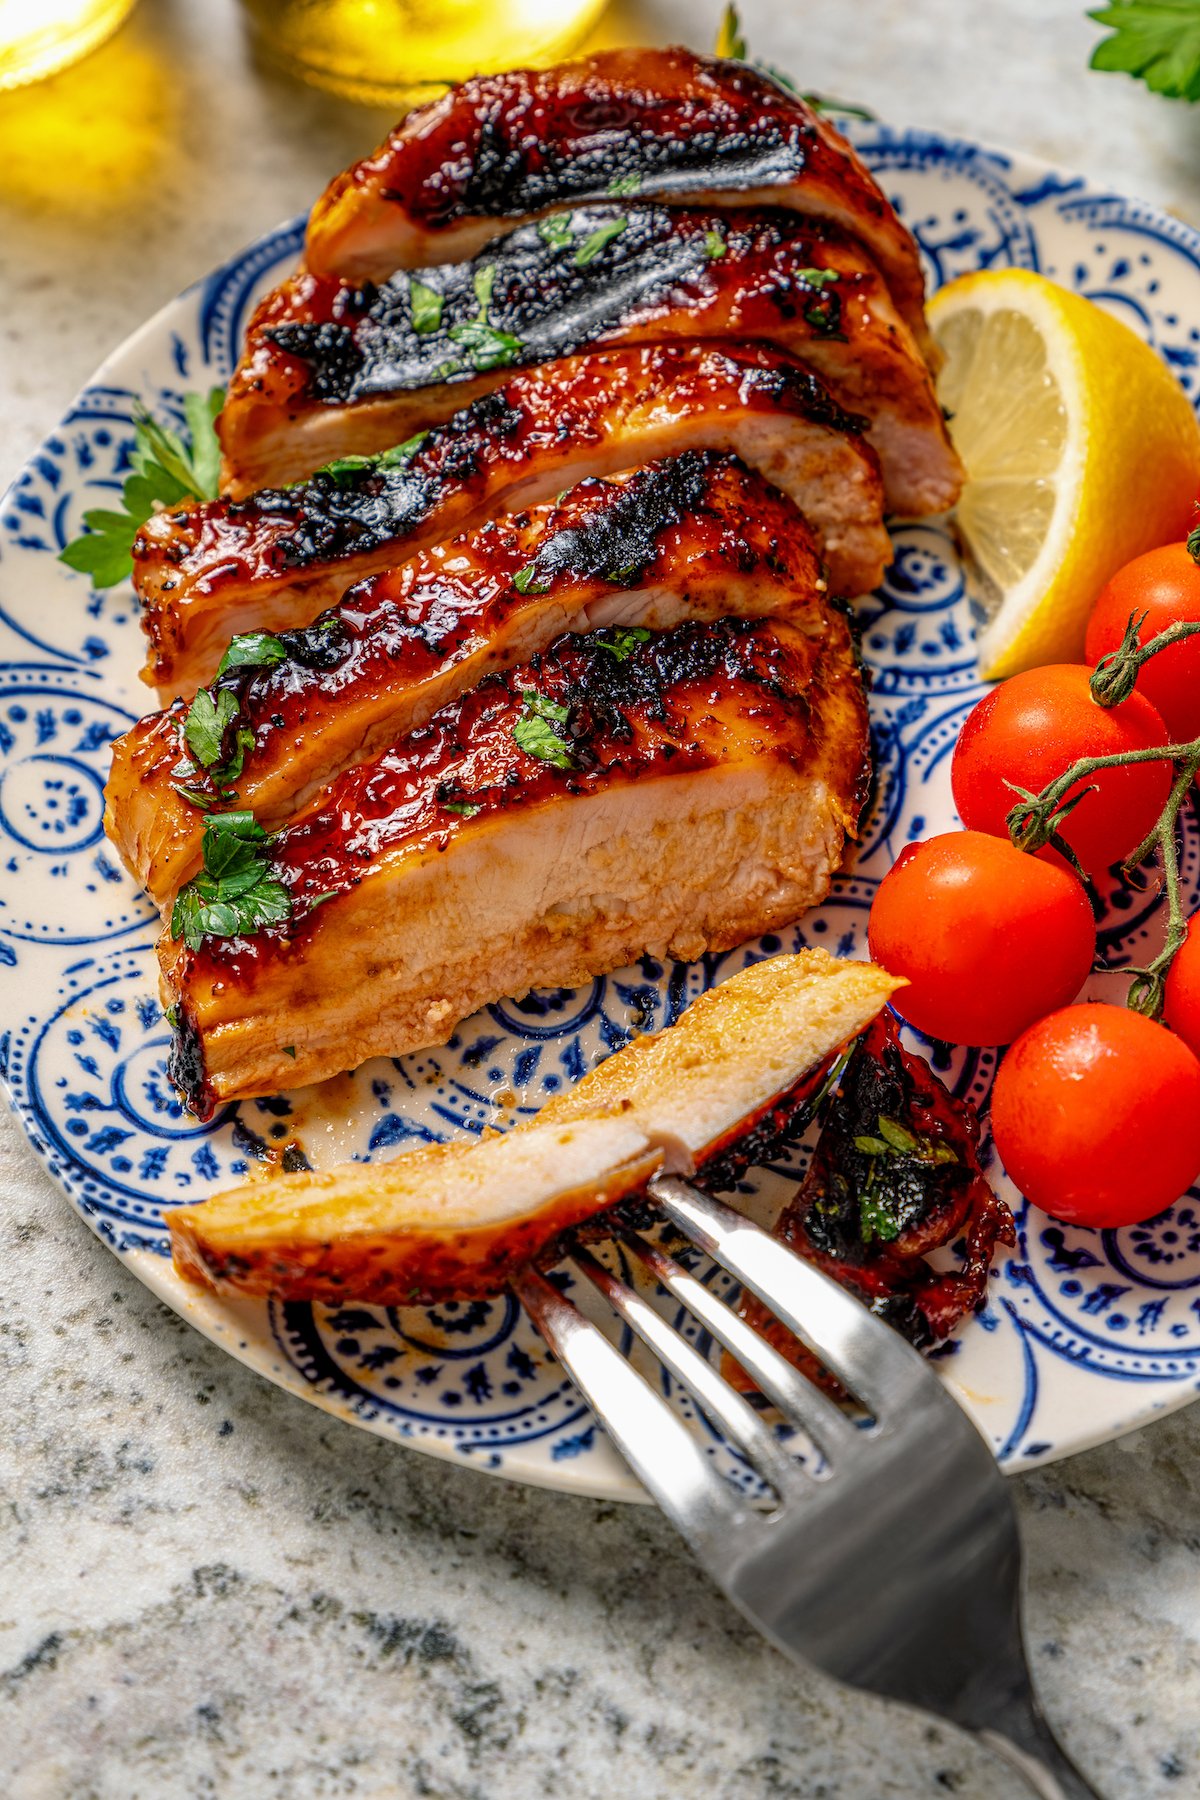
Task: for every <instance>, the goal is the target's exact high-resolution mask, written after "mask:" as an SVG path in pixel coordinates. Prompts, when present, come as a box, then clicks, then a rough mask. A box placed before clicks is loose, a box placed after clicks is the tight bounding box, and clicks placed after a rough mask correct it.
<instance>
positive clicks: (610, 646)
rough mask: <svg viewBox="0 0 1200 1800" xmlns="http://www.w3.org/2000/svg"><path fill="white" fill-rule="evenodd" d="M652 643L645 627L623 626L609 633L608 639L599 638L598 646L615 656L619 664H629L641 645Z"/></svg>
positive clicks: (597, 640)
mask: <svg viewBox="0 0 1200 1800" xmlns="http://www.w3.org/2000/svg"><path fill="white" fill-rule="evenodd" d="M649 641H650V633H649V632H648V631H647V630H646V628H645V626H644V625H623V626H620V627H619V628H618V629H616V630H614V631H611V632H609V634H608V635H607V637H598V638H597V639H596V643H597V646H598V647H599V648H600V649H601V650H607V651H608V653H609V655H610V656H615V657H616V659H617V661H618V662H628V661H629V658H630V657H631V656H632V655H633V653H634V651H635V650H636V649H637V647H638V645H639V644H646V643H649Z"/></svg>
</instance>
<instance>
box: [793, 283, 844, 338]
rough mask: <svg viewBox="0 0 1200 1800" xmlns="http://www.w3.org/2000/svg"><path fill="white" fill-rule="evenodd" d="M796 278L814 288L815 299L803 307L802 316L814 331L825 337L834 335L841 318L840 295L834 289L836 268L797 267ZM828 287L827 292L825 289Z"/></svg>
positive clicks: (806, 285)
mask: <svg viewBox="0 0 1200 1800" xmlns="http://www.w3.org/2000/svg"><path fill="white" fill-rule="evenodd" d="M795 275H796V280H797V281H799V282H802V283H803V284H804V286H805V287H806V288H813V289H815V290H816V296H817V297H816V299H815V300H813V301H812V302H811V303H810V304H809V305H808V306H806V307H805V309H804V317H805V319H806V320H807V321H808V323H809V324H810V325H811V326H812V328H813V330H814V331H819V332H821V333H822V334H823V335H824V336H825V337H836V336H837V330H838V326H839V325H840V324H841V320H842V301H841V295H840V294H838V293H837V291H836V283H837V282H838V280H839V276H838V272H837V270H836V269H797V270H796V271H795ZM826 289H829V292H828V293H827V292H826V291H825V290H826Z"/></svg>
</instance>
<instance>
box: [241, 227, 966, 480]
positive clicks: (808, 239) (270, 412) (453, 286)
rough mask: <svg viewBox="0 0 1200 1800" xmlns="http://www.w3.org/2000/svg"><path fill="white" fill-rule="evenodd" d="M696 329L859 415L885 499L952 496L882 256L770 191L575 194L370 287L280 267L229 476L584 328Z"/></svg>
mask: <svg viewBox="0 0 1200 1800" xmlns="http://www.w3.org/2000/svg"><path fill="white" fill-rule="evenodd" d="M481 295H482V296H485V300H486V303H485V304H484V303H481ZM711 338H739V339H743V340H744V339H752V340H756V341H762V342H767V343H771V344H774V345H776V346H777V347H778V348H779V349H782V350H786V351H789V352H790V353H792V354H793V355H795V356H797V357H798V358H800V360H801V361H802V362H803V363H804V364H805V365H806V366H807V367H809V368H811V369H813V370H814V371H815V372H816V373H817V374H818V375H819V376H820V377H821V379H822V380H823V381H824V382H826V383H827V385H828V387H829V390H830V392H831V393H832V395H833V397H834V399H835V400H836V401H837V402H838V404H839V405H840V406H843V407H845V408H847V409H848V410H849V411H852V412H860V413H862V414H863V415H864V416H865V418H866V419H867V421H868V425H867V438H868V441H869V442H870V443H871V444H873V445H874V447H875V449H876V451H877V452H878V455H879V460H880V467H881V470H882V474H883V483H884V491H885V494H886V497H887V502H888V505H889V507H890V508H891V510H892V511H893V512H897V513H903V514H909V515H917V514H923V513H930V512H942V511H944V510H946V509H947V508H949V507H951V506H953V505H954V502H955V501H956V500H957V498H958V494H959V490H960V488H961V486H962V478H963V476H962V467H961V464H960V463H959V460H958V457H957V455H956V454H955V451H954V449H953V447H952V445H951V443H950V439H949V437H948V435H947V432H946V427H945V422H944V420H943V417H942V411H941V408H940V406H939V405H938V402H937V397H936V395H935V393H934V390H933V382H932V379H931V377H930V374H929V370H928V369H927V367H926V366H925V363H924V362H923V360H922V358H921V353H920V351H919V350H918V348H917V345H916V344H915V342H914V341H913V337H912V333H911V332H910V331H909V329H908V327H907V325H905V323H904V321H903V320H902V319H901V317H900V316H899V314H898V313H897V311H896V308H895V306H894V305H893V304H892V299H891V296H890V294H889V293H888V290H887V288H886V286H885V285H884V282H883V280H882V278H881V276H880V275H879V272H878V270H877V269H876V268H875V265H874V264H873V263H872V261H871V259H870V258H869V257H868V256H867V255H866V254H865V253H864V251H863V250H862V247H861V246H860V245H859V244H857V243H856V242H855V241H854V240H853V239H852V238H849V237H847V236H846V234H845V233H844V232H842V231H840V230H838V229H836V228H835V227H833V226H829V225H825V224H822V223H821V222H820V221H816V222H814V221H812V220H807V219H804V218H803V217H802V216H801V215H800V214H798V213H794V212H787V211H785V210H783V209H780V208H773V209H769V210H768V209H765V208H764V209H760V210H757V211H755V210H746V211H729V212H725V213H721V212H714V211H711V210H710V211H707V212H699V211H671V210H669V209H667V208H665V207H661V206H659V207H654V206H637V207H630V208H625V209H623V208H622V207H620V206H617V205H608V206H588V207H580V208H577V209H576V210H575V211H574V212H571V213H569V214H565V215H559V216H557V217H554V218H551V219H543V220H541V221H540V223H538V224H536V225H526V226H523V227H521V228H520V229H519V230H517V231H514V232H512V233H511V235H510V236H508V237H506V238H503V239H501V240H499V241H498V242H497V243H494V244H490V245H488V246H487V247H486V248H485V249H484V250H482V251H481V252H480V254H479V256H478V257H477V258H476V260H475V261H474V262H473V263H458V264H453V265H450V266H449V267H445V268H434V269H422V270H420V271H419V272H418V273H416V274H414V275H413V276H412V277H411V279H410V277H409V276H407V275H405V274H397V275H394V276H393V277H392V278H391V279H390V280H389V281H387V282H385V283H384V284H383V285H382V286H381V287H377V286H375V285H374V284H373V283H368V284H367V285H366V286H365V287H351V286H348V285H346V284H344V283H342V282H341V281H340V280H339V279H338V278H337V277H334V276H316V275H310V274H300V275H296V276H293V277H292V278H291V280H289V281H286V282H284V283H283V285H282V286H281V287H278V288H276V289H275V291H274V293H272V294H269V295H268V296H267V298H266V299H265V300H264V301H263V302H262V304H261V305H260V306H259V308H258V311H257V312H256V313H255V315H254V317H253V318H252V320H251V322H250V326H249V330H248V333H247V347H246V351H245V353H244V355H243V358H242V361H241V363H240V365H239V367H238V370H237V373H236V374H235V376H234V378H233V382H232V384H231V386H230V390H229V396H228V399H227V401H226V404H225V410H224V412H223V413H222V414H221V417H220V420H219V421H218V430H219V432H220V435H221V442H222V445H223V447H224V452H225V459H224V465H223V472H224V480H225V484H226V486H229V485H231V484H232V485H234V486H236V487H238V488H239V489H244V488H245V487H246V486H247V485H248V484H249V485H251V486H253V485H258V484H259V483H261V482H262V481H263V480H265V479H267V478H268V476H269V474H270V471H271V470H272V469H273V468H274V467H275V465H276V464H277V463H278V460H279V458H280V456H281V455H282V456H284V457H286V458H288V459H296V460H298V459H299V458H300V457H301V456H303V457H304V458H305V459H306V467H305V469H304V470H303V471H298V472H303V473H307V472H308V471H309V470H311V469H315V468H317V467H319V466H320V465H321V464H322V463H325V462H328V461H329V460H330V459H331V458H332V457H333V456H335V455H338V454H340V453H342V452H344V451H347V450H351V451H357V452H363V453H370V452H372V451H378V450H382V449H385V448H387V446H388V445H390V444H397V443H400V442H402V441H403V440H404V439H406V438H410V437H411V436H412V435H413V434H414V433H415V432H418V431H425V430H427V429H428V428H429V426H431V425H435V424H438V423H440V422H441V421H442V420H444V419H446V418H448V417H449V416H450V415H451V413H453V412H454V411H455V409H456V408H457V407H459V406H462V405H464V404H466V402H467V401H468V400H471V399H474V398H475V397H476V396H477V395H478V394H481V393H486V392H489V391H490V390H491V389H492V388H494V387H497V386H498V385H499V384H500V383H501V382H503V381H504V380H505V379H506V371H507V370H508V369H509V368H511V367H515V366H517V367H528V366H532V365H534V364H537V363H544V362H550V361H552V360H554V359H555V358H559V357H564V356H570V355H574V354H576V353H577V352H579V351H581V350H583V349H585V348H587V347H589V346H592V345H595V346H601V347H605V348H608V347H612V346H616V345H624V344H643V343H676V344H679V343H683V344H686V343H689V342H692V341H695V340H698V339H711ZM291 466H292V467H295V462H292V463H291Z"/></svg>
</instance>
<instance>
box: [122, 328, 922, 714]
mask: <svg viewBox="0 0 1200 1800" xmlns="http://www.w3.org/2000/svg"><path fill="white" fill-rule="evenodd" d="M861 423H862V421H861V420H857V419H855V418H854V417H853V416H851V415H848V414H846V413H844V412H843V411H842V410H841V408H840V407H838V406H837V405H836V404H835V403H834V402H833V401H832V400H831V398H830V396H829V394H828V393H827V391H826V390H825V388H824V387H822V385H821V383H820V382H819V381H818V380H817V378H816V376H815V375H813V374H812V373H811V372H810V371H809V370H807V369H804V368H802V367H801V366H800V365H799V364H798V363H796V362H795V361H794V360H793V359H792V358H790V357H788V356H786V355H784V354H783V353H782V352H780V351H776V350H771V349H767V348H765V347H763V346H752V345H747V346H740V345H727V344H722V345H719V346H696V347H691V348H687V349H684V348H679V347H676V346H672V347H666V346H653V347H648V348H644V349H636V350H611V351H598V352H596V353H595V354H594V355H591V356H584V357H572V358H568V359H566V360H565V361H563V362H561V363H551V364H548V365H546V366H545V367H544V368H541V369H536V370H526V371H524V372H522V373H519V374H516V375H513V376H512V377H510V379H509V380H508V381H507V382H506V383H505V384H504V386H503V387H501V388H498V389H497V390H496V391H495V392H494V393H492V394H487V395H484V396H483V397H482V398H481V399H479V400H477V401H474V402H473V403H472V404H471V405H470V406H469V407H467V408H466V409H465V410H464V411H463V412H461V413H458V414H456V415H455V417H454V418H453V419H451V420H450V421H448V423H447V424H445V425H442V426H439V427H437V428H436V429H435V430H433V431H431V432H430V433H429V435H428V436H427V437H426V438H425V439H424V441H423V442H421V443H420V444H419V445H418V446H417V447H416V448H415V449H414V450H412V451H411V453H409V452H407V451H406V452H405V454H404V455H403V456H401V457H399V458H395V459H393V458H391V457H389V456H387V455H385V457H384V458H383V459H382V461H381V462H379V463H377V464H374V465H371V466H366V467H364V466H362V465H361V464H355V465H354V466H352V467H350V468H346V469H342V470H339V471H337V472H335V473H323V474H318V475H316V476H314V477H312V479H310V480H309V481H307V482H304V483H302V484H301V485H299V486H297V487H294V488H287V489H267V490H265V491H264V492H261V493H257V494H253V495H251V496H249V498H247V499H244V500H240V501H232V500H216V501H209V502H207V503H205V504H204V505H201V506H191V507H183V508H173V509H171V510H169V511H166V512H162V513H159V514H157V515H156V516H155V517H154V518H152V519H150V520H149V521H148V522H147V524H146V525H145V526H144V527H143V529H142V531H141V532H140V533H139V535H138V537H137V538H136V539H135V541H134V545H133V566H134V585H135V587H136V588H137V591H138V594H139V596H140V598H141V603H142V623H143V626H144V628H145V631H146V634H147V636H148V638H149V641H150V655H149V660H148V662H147V665H146V668H145V670H144V675H145V679H147V680H148V681H150V682H151V683H153V684H155V685H156V686H157V687H158V688H159V691H160V695H161V697H162V698H163V700H164V701H166V700H169V699H171V698H173V697H174V696H175V695H177V694H192V693H194V692H195V690H196V688H197V687H199V686H200V685H201V683H202V682H206V681H209V680H211V679H212V677H213V676H214V675H215V673H216V670H217V666H218V664H219V662H220V660H221V656H222V654H223V652H224V650H225V648H226V646H227V645H228V643H229V640H230V638H231V637H232V636H233V635H234V634H235V633H238V632H246V631H251V630H265V631H287V630H294V629H296V628H298V627H300V626H304V625H308V624H311V622H312V620H313V619H314V618H315V617H316V616H317V614H318V613H319V612H321V611H322V609H323V608H325V607H327V606H330V605H332V604H334V603H335V602H336V601H337V600H339V599H340V598H341V597H342V595H343V594H344V593H345V592H346V589H347V588H348V587H349V586H350V585H351V584H352V583H353V582H355V581H357V580H359V579H361V578H362V577H363V576H365V575H370V574H373V573H376V572H377V571H379V570H382V569H385V568H389V567H391V566H393V565H394V564H396V563H397V562H399V561H401V560H402V559H403V558H404V557H407V556H412V555H413V554H414V553H415V552H416V551H418V550H421V549H423V548H425V547H426V546H428V545H430V544H434V543H438V542H441V541H443V540H444V539H446V538H448V537H452V536H453V535H454V534H455V533H456V532H460V531H464V530H467V529H469V528H470V527H471V526H474V525H477V524H480V523H482V522H483V520H485V519H488V518H492V517H494V516H495V515H496V514H497V513H500V512H504V511H509V510H514V509H517V508H520V507H522V506H527V505H530V504H533V503H535V502H537V501H541V500H547V499H549V498H550V497H551V495H553V494H554V493H555V492H557V491H558V490H559V489H561V488H564V487H570V486H571V485H573V484H574V483H575V482H577V481H579V480H582V479H584V478H585V477H587V476H591V475H605V474H610V473H613V472H615V471H617V470H621V469H629V468H635V467H637V466H638V465H639V464H641V463H644V462H647V461H650V460H651V459H653V458H656V457H660V456H667V455H672V454H675V453H677V452H680V451H683V450H686V449H690V448H693V447H705V448H715V449H720V450H727V451H732V452H733V453H734V454H736V455H738V456H740V457H741V458H742V460H743V461H744V462H746V463H748V464H750V465H751V466H752V467H754V468H756V469H758V470H759V471H760V473H761V474H762V475H764V476H765V477H766V479H767V480H768V481H771V482H773V483H774V484H775V486H777V487H780V488H782V489H783V491H784V492H785V493H786V494H788V495H789V496H790V498H791V499H792V500H793V501H794V502H795V503H796V505H797V506H798V507H799V508H800V510H801V512H803V513H804V514H805V516H806V517H807V518H808V519H809V520H811V522H812V524H813V525H814V526H815V527H816V529H817V531H818V533H819V534H820V537H821V542H822V552H823V555H824V557H825V560H826V562H827V564H828V569H829V579H830V583H831V586H832V589H833V591H835V592H837V593H840V594H857V593H864V592H866V591H867V590H868V589H870V588H872V587H874V586H875V585H876V584H877V583H878V581H879V580H880V578H881V576H882V573H883V570H884V569H885V568H886V566H887V563H888V560H889V557H890V554H891V551H890V545H889V542H888V536H887V533H886V531H885V530H884V528H883V494H882V488H881V485H880V479H879V465H878V462H877V460H876V458H875V454H874V452H873V451H872V450H871V448H870V446H869V445H867V444H864V442H863V441H862V438H861V436H860V426H861Z"/></svg>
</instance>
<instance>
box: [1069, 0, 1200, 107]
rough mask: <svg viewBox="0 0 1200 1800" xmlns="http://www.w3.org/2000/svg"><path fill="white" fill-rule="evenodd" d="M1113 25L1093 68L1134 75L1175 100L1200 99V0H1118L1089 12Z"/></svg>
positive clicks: (1099, 47)
mask: <svg viewBox="0 0 1200 1800" xmlns="http://www.w3.org/2000/svg"><path fill="white" fill-rule="evenodd" d="M1088 17H1089V19H1095V21H1096V23H1097V25H1108V26H1111V27H1112V35H1111V36H1110V37H1106V38H1102V39H1101V41H1100V43H1098V44H1097V45H1096V48H1095V49H1094V50H1093V52H1092V68H1093V69H1106V70H1115V71H1117V72H1118V73H1121V74H1124V75H1133V76H1136V77H1137V78H1138V80H1140V81H1144V82H1145V83H1146V86H1147V87H1148V88H1149V89H1150V91H1151V93H1154V94H1165V95H1166V96H1167V98H1168V99H1170V100H1200V0H1112V4H1111V5H1109V6H1100V7H1097V9H1096V11H1095V12H1091V13H1089V14H1088Z"/></svg>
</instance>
